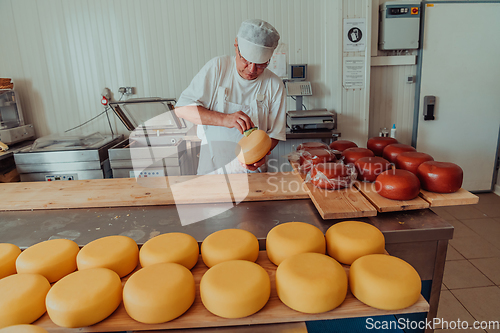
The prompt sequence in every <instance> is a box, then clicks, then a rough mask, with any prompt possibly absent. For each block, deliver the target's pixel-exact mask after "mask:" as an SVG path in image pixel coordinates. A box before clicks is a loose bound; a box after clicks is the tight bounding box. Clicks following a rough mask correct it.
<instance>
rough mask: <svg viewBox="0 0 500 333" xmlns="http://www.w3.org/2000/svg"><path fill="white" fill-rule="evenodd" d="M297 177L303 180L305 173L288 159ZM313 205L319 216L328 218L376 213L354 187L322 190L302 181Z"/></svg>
mask: <svg viewBox="0 0 500 333" xmlns="http://www.w3.org/2000/svg"><path fill="white" fill-rule="evenodd" d="M290 163H291V164H292V167H293V169H294V172H295V173H296V175H297V177H300V179H302V180H304V179H305V177H306V176H305V175H304V174H303V173H300V172H299V171H298V170H299V169H298V164H297V163H295V162H293V161H290ZM304 188H305V190H306V192H307V194H309V197H310V198H311V200H312V202H313V203H314V206H316V209H317V210H318V212H319V214H320V215H321V217H322V218H323V219H325V220H328V219H346V218H357V217H366V216H375V215H377V210H376V209H375V208H374V207H373V206H372V205H371V204H370V202H369V201H368V200H367V199H366V198H365V197H364V196H363V195H362V194H361V193H360V192H359V191H358V190H357V189H356V188H354V187H350V188H344V189H340V190H324V189H320V188H317V187H316V186H314V185H313V184H311V183H304Z"/></svg>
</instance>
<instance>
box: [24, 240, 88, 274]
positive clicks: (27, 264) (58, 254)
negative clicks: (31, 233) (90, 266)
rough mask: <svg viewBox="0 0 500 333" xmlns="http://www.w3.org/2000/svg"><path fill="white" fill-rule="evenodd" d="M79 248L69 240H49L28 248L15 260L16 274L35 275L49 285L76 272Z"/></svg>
mask: <svg viewBox="0 0 500 333" xmlns="http://www.w3.org/2000/svg"><path fill="white" fill-rule="evenodd" d="M79 250H80V248H79V247H78V244H76V243H75V242H73V241H72V240H69V239H51V240H48V241H44V242H41V243H37V244H35V245H32V246H30V247H29V248H27V249H26V250H24V251H23V252H22V253H21V254H20V255H19V257H17V260H16V269H17V272H18V273H37V274H41V275H43V276H45V277H46V278H47V280H49V282H50V283H52V282H56V281H57V280H59V279H60V278H62V277H63V276H66V275H68V274H69V273H71V272H74V271H75V270H76V255H77V254H78V251H79Z"/></svg>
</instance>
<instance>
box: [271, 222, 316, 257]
mask: <svg viewBox="0 0 500 333" xmlns="http://www.w3.org/2000/svg"><path fill="white" fill-rule="evenodd" d="M325 248H326V241H325V236H324V235H323V233H322V232H321V230H319V229H318V228H317V227H315V226H313V225H312V224H309V223H304V222H287V223H283V224H279V225H277V226H275V227H274V228H272V229H271V231H269V233H268V234H267V239H266V252H267V256H268V257H269V260H271V262H273V263H274V264H275V265H279V264H280V263H281V262H282V261H283V260H285V259H286V258H288V257H291V256H293V255H295V254H299V253H305V252H316V253H321V254H325V252H326V250H325Z"/></svg>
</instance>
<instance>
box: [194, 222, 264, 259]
mask: <svg viewBox="0 0 500 333" xmlns="http://www.w3.org/2000/svg"><path fill="white" fill-rule="evenodd" d="M258 256H259V241H258V240H257V237H255V236H254V235H253V234H252V233H251V232H249V231H246V230H242V229H224V230H219V231H216V232H214V233H212V234H210V235H208V236H207V238H205V240H203V243H201V258H202V259H203V262H204V263H205V265H207V267H212V266H215V265H217V264H218V263H221V262H224V261H228V260H248V261H256V260H257V258H258Z"/></svg>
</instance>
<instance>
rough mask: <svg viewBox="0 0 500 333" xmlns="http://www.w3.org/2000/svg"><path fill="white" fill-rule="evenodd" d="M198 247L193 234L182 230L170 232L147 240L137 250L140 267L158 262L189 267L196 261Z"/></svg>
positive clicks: (198, 252) (198, 251)
mask: <svg viewBox="0 0 500 333" xmlns="http://www.w3.org/2000/svg"><path fill="white" fill-rule="evenodd" d="M199 254H200V249H199V247H198V242H197V241H196V239H194V237H193V236H191V235H188V234H185V233H182V232H170V233H167V234H163V235H158V236H156V237H153V238H151V239H150V240H148V241H147V242H146V243H144V245H142V247H141V250H140V251H139V261H140V263H141V266H142V267H146V266H150V265H154V264H159V263H167V262H172V263H178V264H181V265H182V266H184V267H186V268H187V269H191V268H193V267H194V265H196V263H197V262H198V257H199Z"/></svg>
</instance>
